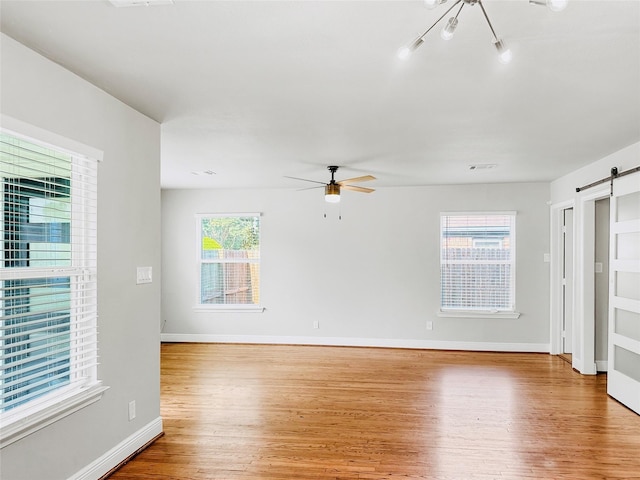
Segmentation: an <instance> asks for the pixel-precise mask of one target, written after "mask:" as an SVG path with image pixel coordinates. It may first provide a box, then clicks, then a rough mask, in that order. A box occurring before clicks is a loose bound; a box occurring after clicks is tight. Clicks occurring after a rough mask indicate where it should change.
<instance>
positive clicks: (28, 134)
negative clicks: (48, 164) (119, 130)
mask: <svg viewBox="0 0 640 480" xmlns="http://www.w3.org/2000/svg"><path fill="white" fill-rule="evenodd" d="M0 127H2V129H3V130H5V131H7V132H10V133H11V134H12V135H15V136H17V137H20V138H25V139H27V140H36V141H38V142H39V143H46V144H47V145H49V146H52V147H53V148H55V149H56V150H66V153H71V154H74V155H80V156H83V157H86V158H93V159H94V160H97V161H99V162H101V161H102V160H103V158H104V152H103V151H102V150H100V149H98V148H94V147H91V146H89V145H85V144H84V143H80V142H77V141H76V140H73V139H71V138H67V137H64V136H62V135H58V134H57V133H54V132H50V131H49V130H45V129H43V128H40V127H36V126H35V125H31V124H30V123H26V122H23V121H22V120H18V119H17V118H13V117H10V116H9V115H5V114H3V113H0Z"/></svg>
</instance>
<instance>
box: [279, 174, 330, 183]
mask: <svg viewBox="0 0 640 480" xmlns="http://www.w3.org/2000/svg"><path fill="white" fill-rule="evenodd" d="M284 178H291V179H292V180H302V181H303V182H312V183H321V184H322V185H326V183H325V182H318V181H316V180H309V179H307V178H298V177H289V176H287V175H285V176H284Z"/></svg>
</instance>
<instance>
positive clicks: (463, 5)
mask: <svg viewBox="0 0 640 480" xmlns="http://www.w3.org/2000/svg"><path fill="white" fill-rule="evenodd" d="M462 7H464V3H463V4H462V5H460V10H458V13H456V17H455V18H456V20H457V19H458V15H460V12H461V11H462Z"/></svg>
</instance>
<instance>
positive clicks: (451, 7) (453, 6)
mask: <svg viewBox="0 0 640 480" xmlns="http://www.w3.org/2000/svg"><path fill="white" fill-rule="evenodd" d="M461 1H462V0H456V1H455V2H454V4H453V5H451V6H450V7H449V8H448V9H447V11H446V12H444V13H443V14H442V16H441V17H440V18H439V19H438V20H436V21H435V22H434V23H433V25H431V26H430V27H429V28H427V30H426V31H425V32H424V33H423V34H422V35H420V36H419V37H418V39H421V38H422V37H424V36H425V35H426V34H427V33H429V32H430V31H431V29H433V27H435V26H436V25H437V24H438V23H439V22H440V20H442V19H443V18H444V17H446V16H447V14H448V13H449V12H450V11H451V10H453V9H454V8H455V7H456V5H458V4H459V3H460V2H461ZM460 10H462V9H460ZM458 13H460V12H458Z"/></svg>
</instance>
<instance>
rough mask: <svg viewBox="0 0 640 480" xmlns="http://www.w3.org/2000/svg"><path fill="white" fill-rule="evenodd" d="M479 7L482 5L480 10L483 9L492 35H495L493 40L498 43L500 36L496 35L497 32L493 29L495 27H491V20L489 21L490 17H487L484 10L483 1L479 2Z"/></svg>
mask: <svg viewBox="0 0 640 480" xmlns="http://www.w3.org/2000/svg"><path fill="white" fill-rule="evenodd" d="M478 5H480V8H481V9H482V13H483V14H484V18H485V19H486V20H487V23H488V24H489V28H490V29H491V33H492V34H493V38H494V40H495V41H496V42H497V41H498V36H497V35H496V31H495V30H494V29H493V25H491V20H489V16H488V15H487V12H486V10H485V9H484V5H483V4H482V0H478Z"/></svg>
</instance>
